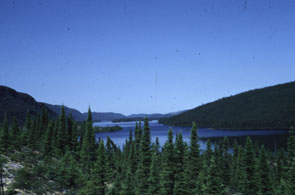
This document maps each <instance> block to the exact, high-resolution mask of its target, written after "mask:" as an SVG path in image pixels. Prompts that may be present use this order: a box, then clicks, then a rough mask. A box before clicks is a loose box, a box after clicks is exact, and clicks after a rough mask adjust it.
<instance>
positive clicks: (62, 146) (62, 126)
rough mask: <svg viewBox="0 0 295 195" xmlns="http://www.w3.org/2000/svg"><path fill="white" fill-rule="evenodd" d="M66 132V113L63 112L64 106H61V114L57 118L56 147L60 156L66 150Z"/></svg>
mask: <svg viewBox="0 0 295 195" xmlns="http://www.w3.org/2000/svg"><path fill="white" fill-rule="evenodd" d="M66 131H67V129H66V112H65V108H64V106H63V105H62V107H61V114H60V117H59V127H58V133H57V145H58V149H59V153H60V155H63V154H64V153H65V150H66V144H67V137H66Z"/></svg>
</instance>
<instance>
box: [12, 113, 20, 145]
mask: <svg viewBox="0 0 295 195" xmlns="http://www.w3.org/2000/svg"><path fill="white" fill-rule="evenodd" d="M19 138H20V129H19V126H18V123H17V120H16V118H15V117H14V118H13V122H12V126H11V140H12V143H13V145H14V147H15V148H16V149H19V147H20V140H19Z"/></svg>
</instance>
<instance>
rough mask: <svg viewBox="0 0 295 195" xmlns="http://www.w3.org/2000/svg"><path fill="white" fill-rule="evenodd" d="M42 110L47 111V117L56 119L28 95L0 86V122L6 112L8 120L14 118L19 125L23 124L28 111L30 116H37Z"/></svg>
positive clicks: (53, 114) (51, 112)
mask: <svg viewBox="0 0 295 195" xmlns="http://www.w3.org/2000/svg"><path fill="white" fill-rule="evenodd" d="M43 108H45V109H47V110H48V115H49V117H51V118H52V117H56V114H55V113H54V112H53V111H51V110H49V109H48V108H47V107H46V105H45V104H43V103H39V102H37V101H36V100H35V99H34V98H33V97H31V96H30V95H28V94H25V93H20V92H17V91H15V90H14V89H11V88H9V87H6V86H0V121H2V120H3V117H4V113H5V112H6V114H7V119H8V120H11V119H12V118H13V117H14V116H15V117H16V118H17V120H18V122H19V123H23V122H24V121H25V116H26V113H27V111H28V110H29V112H30V114H31V115H32V116H37V115H38V114H39V113H40V112H41V111H42V109H43Z"/></svg>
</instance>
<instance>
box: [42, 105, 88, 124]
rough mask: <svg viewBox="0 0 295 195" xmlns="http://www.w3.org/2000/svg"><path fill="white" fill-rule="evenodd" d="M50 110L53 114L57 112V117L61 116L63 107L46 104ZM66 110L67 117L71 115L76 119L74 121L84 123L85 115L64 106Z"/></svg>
mask: <svg viewBox="0 0 295 195" xmlns="http://www.w3.org/2000/svg"><path fill="white" fill-rule="evenodd" d="M44 104H45V105H46V106H47V107H48V108H49V109H51V110H52V111H53V112H55V113H56V114H57V115H60V113H61V107H62V106H61V105H52V104H47V103H44ZM64 108H65V112H66V116H69V114H70V113H71V114H72V117H73V118H74V120H76V121H83V120H85V117H84V116H83V114H82V113H81V112H80V111H78V110H76V109H74V108H69V107H67V106H64Z"/></svg>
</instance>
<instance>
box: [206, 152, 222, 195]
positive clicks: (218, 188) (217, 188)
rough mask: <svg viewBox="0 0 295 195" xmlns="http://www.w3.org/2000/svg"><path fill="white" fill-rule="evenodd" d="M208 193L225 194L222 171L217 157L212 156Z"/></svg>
mask: <svg viewBox="0 0 295 195" xmlns="http://www.w3.org/2000/svg"><path fill="white" fill-rule="evenodd" d="M207 182H208V183H207V190H206V192H207V193H206V194H220V195H222V194H225V190H224V185H223V183H222V172H221V171H220V167H218V163H217V161H216V160H215V158H211V160H210V165H209V168H208V178H207Z"/></svg>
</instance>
